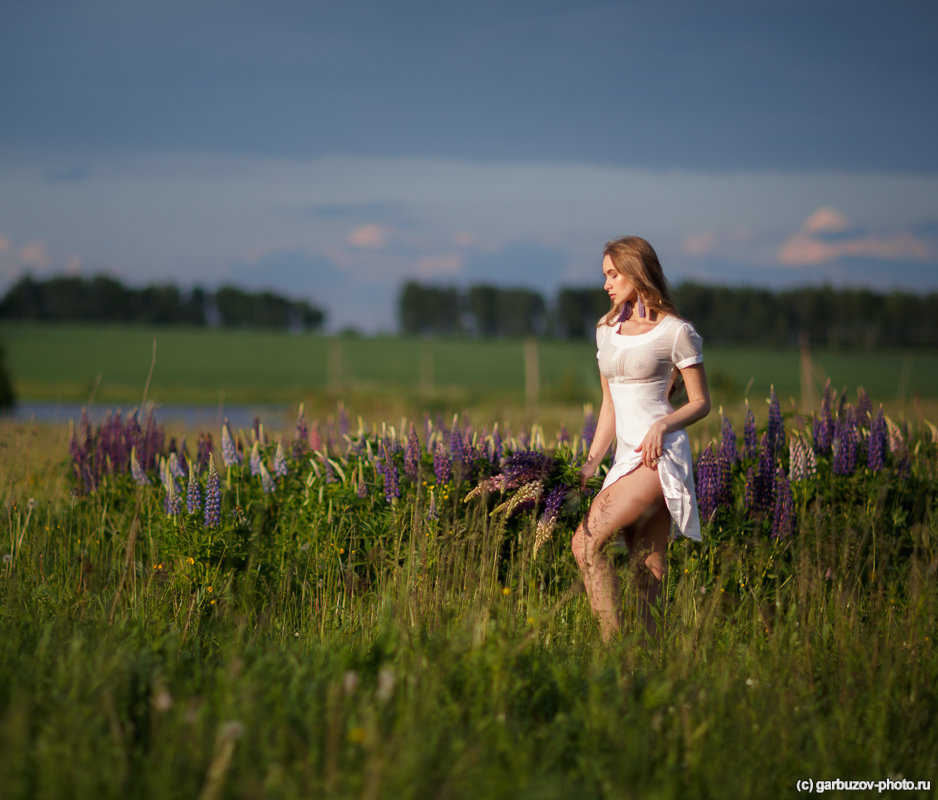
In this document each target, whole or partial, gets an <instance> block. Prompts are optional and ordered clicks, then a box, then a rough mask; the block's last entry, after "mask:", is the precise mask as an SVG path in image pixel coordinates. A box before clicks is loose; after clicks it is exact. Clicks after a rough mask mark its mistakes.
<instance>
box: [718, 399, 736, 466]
mask: <svg viewBox="0 0 938 800" xmlns="http://www.w3.org/2000/svg"><path fill="white" fill-rule="evenodd" d="M720 416H721V417H722V418H723V422H722V426H721V430H720V458H722V459H723V460H725V461H727V462H728V463H729V464H735V463H736V462H737V461H738V460H739V451H738V449H737V447H736V431H734V430H733V423H732V422H730V418H729V417H728V416H726V414H724V413H723V412H722V411H721V412H720Z"/></svg>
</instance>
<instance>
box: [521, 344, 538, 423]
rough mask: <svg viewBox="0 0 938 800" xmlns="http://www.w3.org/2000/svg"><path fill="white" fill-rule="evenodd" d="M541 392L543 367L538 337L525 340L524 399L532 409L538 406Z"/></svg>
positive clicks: (529, 408)
mask: <svg viewBox="0 0 938 800" xmlns="http://www.w3.org/2000/svg"><path fill="white" fill-rule="evenodd" d="M540 393H541V368H540V363H539V360H538V355H537V339H535V338H534V337H533V336H529V337H527V338H526V339H525V340H524V399H525V402H526V404H527V406H528V410H529V411H531V410H533V409H534V408H535V407H536V406H537V401H538V398H539V396H540Z"/></svg>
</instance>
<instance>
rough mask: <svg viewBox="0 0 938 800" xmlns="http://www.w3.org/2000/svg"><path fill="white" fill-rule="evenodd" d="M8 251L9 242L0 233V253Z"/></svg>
mask: <svg viewBox="0 0 938 800" xmlns="http://www.w3.org/2000/svg"><path fill="white" fill-rule="evenodd" d="M9 249H10V240H9V239H8V238H7V237H6V236H4V235H3V234H2V233H0V253H5V252H6V251H7V250H9Z"/></svg>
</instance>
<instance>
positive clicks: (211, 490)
mask: <svg viewBox="0 0 938 800" xmlns="http://www.w3.org/2000/svg"><path fill="white" fill-rule="evenodd" d="M220 519H221V486H220V485H219V482H218V470H217V469H215V459H214V458H213V457H212V456H211V455H209V457H208V479H207V480H206V482H205V513H204V515H203V518H202V521H203V523H204V525H205V527H206V528H215V527H217V526H218V522H219V520H220Z"/></svg>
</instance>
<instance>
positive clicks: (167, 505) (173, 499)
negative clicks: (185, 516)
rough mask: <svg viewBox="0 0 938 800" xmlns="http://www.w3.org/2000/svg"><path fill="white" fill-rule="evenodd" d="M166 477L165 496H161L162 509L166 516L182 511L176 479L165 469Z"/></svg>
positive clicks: (175, 514) (172, 515)
mask: <svg viewBox="0 0 938 800" xmlns="http://www.w3.org/2000/svg"><path fill="white" fill-rule="evenodd" d="M166 477H167V478H168V480H167V481H166V486H165V488H166V497H164V498H163V509H164V511H166V516H168V517H175V516H177V515H178V514H179V512H180V511H182V497H180V496H179V488H178V487H177V485H176V479H175V478H174V477H173V476H172V475H170V474H169V471H168V470H167V473H166Z"/></svg>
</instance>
